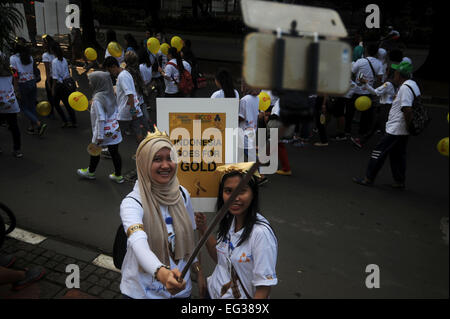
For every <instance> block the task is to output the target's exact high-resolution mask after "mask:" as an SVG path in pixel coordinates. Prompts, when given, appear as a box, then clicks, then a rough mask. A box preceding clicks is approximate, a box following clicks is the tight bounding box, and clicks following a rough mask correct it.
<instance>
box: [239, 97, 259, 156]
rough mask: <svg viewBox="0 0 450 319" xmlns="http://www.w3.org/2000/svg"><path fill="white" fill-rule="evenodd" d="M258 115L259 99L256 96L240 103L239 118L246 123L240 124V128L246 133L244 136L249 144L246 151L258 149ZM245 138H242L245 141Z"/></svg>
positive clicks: (246, 144) (243, 99)
mask: <svg viewBox="0 0 450 319" xmlns="http://www.w3.org/2000/svg"><path fill="white" fill-rule="evenodd" d="M258 114H259V98H258V96H256V95H250V94H249V95H246V96H244V97H243V98H242V99H241V100H240V101H239V117H240V118H243V119H244V121H240V122H239V128H241V129H242V130H243V132H244V136H245V137H246V138H247V140H248V142H247V143H244V144H242V145H245V148H246V149H253V148H255V147H256V130H257V129H258ZM244 136H241V138H242V139H244Z"/></svg>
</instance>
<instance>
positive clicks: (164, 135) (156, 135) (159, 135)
mask: <svg viewBox="0 0 450 319" xmlns="http://www.w3.org/2000/svg"><path fill="white" fill-rule="evenodd" d="M153 127H154V128H155V132H153V133H151V132H148V134H147V136H146V138H145V139H146V140H147V141H149V140H152V139H154V138H164V139H166V140H168V141H169V142H170V138H169V135H167V133H166V132H161V131H160V130H158V128H157V127H156V125H154V126H153Z"/></svg>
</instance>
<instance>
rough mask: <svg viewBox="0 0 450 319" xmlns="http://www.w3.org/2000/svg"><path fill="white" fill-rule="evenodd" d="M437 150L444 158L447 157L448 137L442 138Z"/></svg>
mask: <svg viewBox="0 0 450 319" xmlns="http://www.w3.org/2000/svg"><path fill="white" fill-rule="evenodd" d="M437 150H438V152H439V153H441V154H442V155H444V156H448V137H445V138H443V139H442V140H440V141H439V143H438V144H437Z"/></svg>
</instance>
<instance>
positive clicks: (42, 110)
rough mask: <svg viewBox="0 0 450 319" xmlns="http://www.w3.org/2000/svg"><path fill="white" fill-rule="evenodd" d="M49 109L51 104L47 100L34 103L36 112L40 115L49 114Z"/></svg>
mask: <svg viewBox="0 0 450 319" xmlns="http://www.w3.org/2000/svg"><path fill="white" fill-rule="evenodd" d="M51 110H52V106H51V105H50V103H49V102H47V101H42V102H39V103H38V105H36V112H37V113H38V114H39V115H41V116H47V115H49V114H50V112H51Z"/></svg>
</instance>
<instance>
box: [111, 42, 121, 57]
mask: <svg viewBox="0 0 450 319" xmlns="http://www.w3.org/2000/svg"><path fill="white" fill-rule="evenodd" d="M122 51H123V50H122V47H121V46H120V44H119V43H117V42H114V41H113V42H109V44H108V52H109V54H111V55H112V56H113V57H115V58H120V57H121V56H122Z"/></svg>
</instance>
